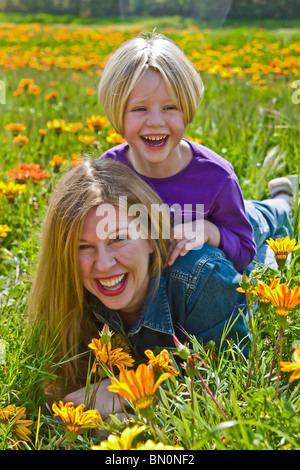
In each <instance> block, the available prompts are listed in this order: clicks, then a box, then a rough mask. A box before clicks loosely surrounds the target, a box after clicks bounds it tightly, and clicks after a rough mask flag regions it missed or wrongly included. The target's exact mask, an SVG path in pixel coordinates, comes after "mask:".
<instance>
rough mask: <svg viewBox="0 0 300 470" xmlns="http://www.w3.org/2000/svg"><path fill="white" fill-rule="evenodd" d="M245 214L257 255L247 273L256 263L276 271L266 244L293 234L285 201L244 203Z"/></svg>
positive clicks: (288, 206) (270, 251) (271, 254)
mask: <svg viewBox="0 0 300 470" xmlns="http://www.w3.org/2000/svg"><path fill="white" fill-rule="evenodd" d="M245 207H246V212H247V215H248V218H249V220H250V222H251V224H252V226H253V229H254V240H255V243H256V247H257V253H256V256H255V258H254V260H253V261H252V263H250V265H249V266H248V267H247V269H246V273H249V272H250V271H251V270H252V269H253V268H254V266H255V262H256V263H262V264H264V265H267V266H270V267H271V268H273V269H277V263H276V260H275V257H274V253H273V251H272V250H271V248H270V247H269V245H268V244H267V243H265V242H266V240H268V239H269V238H273V239H274V240H275V239H276V238H281V237H286V236H290V237H292V234H293V216H292V211H291V207H290V205H289V204H288V202H287V201H285V200H284V199H281V198H274V199H265V200H263V201H260V202H259V201H249V200H248V201H245Z"/></svg>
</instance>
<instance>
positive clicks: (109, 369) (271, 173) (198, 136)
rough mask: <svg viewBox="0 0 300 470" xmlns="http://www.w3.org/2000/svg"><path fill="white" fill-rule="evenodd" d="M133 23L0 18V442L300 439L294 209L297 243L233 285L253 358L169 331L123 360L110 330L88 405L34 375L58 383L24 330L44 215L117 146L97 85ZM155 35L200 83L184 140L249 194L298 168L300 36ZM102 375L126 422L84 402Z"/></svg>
mask: <svg viewBox="0 0 300 470" xmlns="http://www.w3.org/2000/svg"><path fill="white" fill-rule="evenodd" d="M170 24H171V23H170ZM142 31H143V27H142V26H137V25H136V26H132V25H131V26H130V27H125V26H119V27H118V28H114V27H113V26H110V27H109V26H99V25H98V26H97V25H95V26H81V25H76V26H74V25H73V26H66V25H43V24H39V23H32V24H18V25H17V24H13V23H3V24H0V262H1V270H0V449H1V450H6V449H37V450H39V449H50V450H55V449H59V448H62V449H63V448H72V449H78V450H79V449H93V450H130V449H136V450H168V451H171V450H176V449H184V450H247V449H251V450H291V449H292V450H294V449H299V448H300V349H299V348H300V287H299V286H300V269H299V262H300V245H299V244H298V234H299V211H298V210H297V207H296V210H295V215H294V217H295V220H294V225H295V228H294V238H293V240H288V239H286V240H280V242H274V241H272V240H270V242H269V243H270V246H271V247H272V249H273V250H274V257H276V259H277V260H279V255H278V253H280V254H281V257H280V261H278V269H277V270H271V269H270V268H267V267H266V266H258V267H257V269H256V270H255V271H253V272H252V273H251V275H250V276H249V278H245V277H244V278H243V280H242V282H241V290H242V291H243V292H245V295H246V297H247V304H248V308H249V310H248V312H241V315H244V314H245V315H246V314H247V313H248V314H249V319H250V321H249V330H250V334H251V339H252V348H251V351H250V355H249V358H245V357H244V356H243V354H242V353H241V352H240V351H239V350H238V349H235V348H234V347H233V346H232V345H228V347H227V348H225V350H224V351H223V352H222V353H220V354H219V355H217V354H216V351H215V350H214V345H213V344H210V345H209V346H208V347H206V348H204V347H203V346H202V345H201V344H199V343H198V342H196V341H195V340H194V338H191V341H190V343H189V344H188V345H181V344H178V341H177V339H176V338H174V348H173V350H172V351H165V350H164V351H162V352H160V353H157V354H156V353H155V354H153V353H151V352H150V351H148V352H147V357H148V358H149V362H148V363H147V364H146V365H144V364H142V365H139V366H138V367H133V366H134V360H133V359H132V358H131V356H130V352H128V351H127V350H126V346H124V345H123V344H122V343H119V344H118V343H117V342H115V343H114V335H113V336H110V334H109V332H107V330H105V331H102V332H100V337H99V338H91V344H90V347H89V349H90V354H91V361H92V364H91V373H90V374H89V376H88V377H87V384H88V385H89V389H90V391H91V393H90V397H89V400H87V401H86V403H84V404H83V405H84V406H80V407H77V408H75V407H74V406H73V404H72V403H67V404H63V403H62V402H61V403H56V404H55V405H53V408H52V407H50V406H49V405H47V403H46V400H45V395H44V390H43V383H44V381H48V382H49V381H51V380H52V379H53V378H54V372H53V371H54V366H55V351H54V350H53V348H52V347H51V344H44V343H43V342H42V341H41V340H40V335H39V332H38V331H34V332H33V333H32V332H30V331H28V330H27V328H26V298H27V294H28V292H29V289H30V282H31V276H32V274H33V273H34V265H35V261H36V257H37V254H38V249H39V234H40V228H41V224H42V221H43V216H44V213H45V210H46V207H47V203H48V201H49V198H50V197H51V194H52V191H53V188H54V187H55V184H56V182H57V181H58V180H59V178H60V177H61V175H62V174H63V173H64V172H66V171H68V170H69V169H70V168H72V167H74V166H75V165H80V163H81V161H82V160H83V159H84V158H85V156H87V155H88V156H92V157H93V158H97V157H98V156H99V155H100V154H101V153H102V152H104V151H105V150H107V149H108V148H110V147H112V146H114V145H116V144H118V143H120V142H122V141H123V139H122V137H121V136H120V135H118V134H117V133H116V132H115V131H114V129H113V128H112V127H111V125H110V123H109V122H108V120H107V119H106V117H105V116H104V114H103V111H102V109H101V107H100V105H99V103H98V98H97V87H98V83H99V80H100V77H101V73H102V70H103V67H104V64H105V60H106V58H107V56H108V55H109V54H110V53H111V52H112V51H114V50H115V49H116V48H117V47H118V46H119V45H120V44H121V43H122V42H124V41H125V40H127V39H129V38H131V37H132V36H134V35H136V34H138V33H140V32H142ZM160 32H162V33H164V34H166V35H167V36H168V37H170V38H171V39H173V40H174V41H175V42H176V43H177V44H178V45H180V46H181V47H182V49H183V50H184V52H185V53H186V55H187V56H188V57H189V58H190V59H191V60H192V61H193V63H194V64H195V67H196V68H197V69H198V70H199V72H200V73H201V76H202V79H203V81H204V85H205V95H204V99H203V101H202V103H201V105H200V108H199V111H198V113H197V116H196V119H195V121H194V122H193V123H192V124H191V125H190V126H189V127H188V129H187V131H186V137H188V138H190V139H194V140H197V141H199V142H202V143H203V144H204V145H206V146H207V147H210V148H212V149H213V150H215V151H216V152H218V153H219V154H220V155H222V156H224V157H225V158H227V159H228V160H229V161H230V162H231V163H232V164H233V165H234V168H235V172H236V173H237V175H238V177H239V180H240V185H241V188H242V190H243V193H244V196H245V198H247V199H259V200H260V199H263V198H264V197H268V190H267V183H268V181H269V179H271V178H273V177H275V176H283V175H288V174H295V173H299V166H300V165H299V162H300V147H299V141H300V139H299V137H300V128H299V111H300V32H298V31H297V30H292V29H291V30H289V29H287V30H285V31H275V30H274V31H273V30H264V29H247V28H238V29H232V30H227V29H214V30H213V29H204V30H202V29H201V30H200V29H199V28H198V27H196V26H190V27H188V28H186V29H177V28H175V27H169V28H165V29H162V30H160ZM298 90H299V93H298ZM279 243H281V245H279ZM282 258H283V261H282ZM257 305H258V308H256V309H255V310H256V311H255V313H253V310H254V309H252V307H254V306H256V307H257ZM178 356H180V358H181V361H183V362H180V361H177V358H178ZM177 362H178V363H180V364H181V366H178V364H177ZM119 373H120V375H118V377H117V374H119ZM103 375H105V376H108V377H111V386H110V389H111V391H114V392H116V393H118V394H119V396H120V397H123V399H124V400H128V402H129V403H130V405H131V408H130V410H129V411H128V408H127V409H125V408H124V417H123V418H124V419H119V418H118V417H116V416H114V417H113V418H112V420H111V422H110V423H107V422H104V421H102V418H101V416H100V415H99V413H98V412H96V411H94V410H93V394H94V393H95V390H97V387H98V386H99V383H101V380H102V377H103ZM128 413H129V414H128ZM56 416H59V417H60V418H61V421H58V420H57V419H56ZM91 428H95V429H98V430H99V429H100V430H101V432H102V433H101V434H98V433H97V432H95V431H93V432H92V433H91V432H90V429H91Z"/></svg>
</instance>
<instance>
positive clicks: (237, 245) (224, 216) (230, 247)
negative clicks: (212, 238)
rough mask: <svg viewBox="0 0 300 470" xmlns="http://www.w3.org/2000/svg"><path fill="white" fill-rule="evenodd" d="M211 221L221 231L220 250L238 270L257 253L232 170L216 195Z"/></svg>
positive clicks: (250, 226) (242, 200)
mask: <svg viewBox="0 0 300 470" xmlns="http://www.w3.org/2000/svg"><path fill="white" fill-rule="evenodd" d="M210 220H211V222H213V223H214V224H215V225H216V226H217V227H218V228H219V230H220V234H221V242H220V245H219V248H220V250H222V251H223V253H224V254H225V255H226V257H227V258H228V259H230V260H231V261H232V263H233V265H234V267H235V269H236V270H237V271H242V270H243V269H245V268H246V266H248V264H249V263H250V262H251V261H252V260H253V258H254V256H255V254H256V245H255V242H254V238H253V228H252V225H251V223H250V222H249V220H248V218H247V215H246V211H245V205H244V199H243V196H242V192H241V189H240V186H239V183H238V180H237V177H236V175H235V173H234V172H232V173H231V175H229V176H228V178H227V179H226V180H225V183H224V184H223V186H222V187H221V188H220V190H219V192H218V193H217V194H216V198H215V200H214V204H213V207H212V208H211V216H210Z"/></svg>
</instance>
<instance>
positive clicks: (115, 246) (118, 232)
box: [78, 204, 153, 315]
mask: <svg viewBox="0 0 300 470" xmlns="http://www.w3.org/2000/svg"><path fill="white" fill-rule="evenodd" d="M104 206H105V210H107V212H105V213H104V212H103V211H102V214H103V215H98V214H99V209H100V210H101V207H103V209H104ZM119 213H121V211H120V212H118V211H116V209H115V208H114V206H111V205H108V204H105V205H104V204H102V205H100V206H99V207H98V208H95V209H93V210H91V211H90V212H89V213H88V214H87V216H86V218H85V220H84V223H83V226H82V230H81V235H80V240H79V249H78V260H79V272H80V276H81V280H82V283H83V286H84V287H85V288H86V289H87V290H88V291H89V292H91V293H92V294H94V295H95V296H96V297H98V299H99V300H100V301H101V302H102V303H103V304H104V305H105V306H106V307H108V308H110V309H112V310H119V311H122V312H124V313H128V314H130V315H132V314H133V315H137V313H138V312H139V309H140V307H141V305H142V303H143V300H144V298H145V295H146V292H147V289H148V285H149V272H148V268H149V256H150V253H152V251H153V249H152V246H151V244H150V243H149V241H148V240H147V239H143V238H137V239H131V238H129V236H128V221H127V217H126V215H125V216H124V213H122V215H123V216H124V217H122V218H119ZM129 222H130V220H129ZM122 237H123V238H122ZM125 237H126V238H125Z"/></svg>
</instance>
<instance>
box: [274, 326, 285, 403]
mask: <svg viewBox="0 0 300 470" xmlns="http://www.w3.org/2000/svg"><path fill="white" fill-rule="evenodd" d="M279 336H280V348H279V358H278V367H277V382H276V393H275V398H277V397H278V388H279V377H280V362H281V356H282V343H283V341H282V338H283V330H282V326H281V327H280V332H279Z"/></svg>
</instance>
